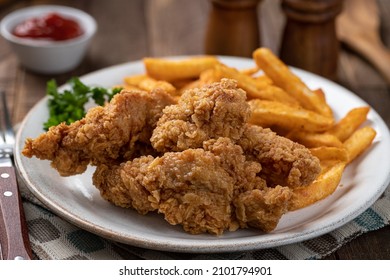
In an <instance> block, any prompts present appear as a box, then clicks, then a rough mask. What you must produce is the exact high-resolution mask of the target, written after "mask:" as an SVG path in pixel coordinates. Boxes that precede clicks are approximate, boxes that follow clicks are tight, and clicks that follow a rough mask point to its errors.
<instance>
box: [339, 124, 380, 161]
mask: <svg viewBox="0 0 390 280" xmlns="http://www.w3.org/2000/svg"><path fill="white" fill-rule="evenodd" d="M375 136H376V131H375V130H374V129H373V128H372V127H370V126H366V127H363V128H360V129H358V130H356V131H355V132H354V133H353V134H352V135H351V136H350V137H349V138H348V139H347V140H345V141H344V147H345V148H346V150H347V154H348V163H350V162H351V161H353V160H354V159H355V158H357V157H358V156H359V155H360V154H362V153H363V152H364V151H365V150H366V149H367V148H368V147H369V146H370V145H371V143H372V141H373V140H374V138H375Z"/></svg>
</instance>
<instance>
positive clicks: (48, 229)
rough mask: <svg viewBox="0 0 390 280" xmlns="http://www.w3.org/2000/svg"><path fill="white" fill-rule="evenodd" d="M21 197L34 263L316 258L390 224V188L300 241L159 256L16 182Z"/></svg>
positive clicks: (163, 253) (153, 251)
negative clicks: (350, 216)
mask: <svg viewBox="0 0 390 280" xmlns="http://www.w3.org/2000/svg"><path fill="white" fill-rule="evenodd" d="M20 186H21V194H22V198H23V205H24V209H25V214H26V219H27V223H28V227H29V234H30V241H31V247H32V250H33V253H34V255H35V258H36V259H42V260H68V259H76V260H80V259H86V260H116V259H118V260H123V259H154V260H166V259H218V260H223V259H229V260H234V259H245V260H247V259H256V260H262V259H265V260H272V259H274V260H279V259H295V260H296V259H320V258H323V257H324V256H326V255H328V254H330V253H332V252H334V251H335V250H337V249H338V248H340V247H341V246H343V245H344V244H346V243H347V242H349V241H350V240H352V239H354V238H355V237H357V236H359V235H362V234H364V233H366V232H369V231H373V230H377V229H379V228H382V227H384V226H386V225H388V224H389V223H390V186H388V187H387V189H386V191H385V192H384V193H383V195H382V196H381V197H380V198H379V199H378V200H377V201H376V202H375V203H374V204H373V205H372V206H371V207H370V208H369V209H367V210H366V211H365V212H364V213H362V214H361V215H360V216H358V217H357V218H355V219H354V220H353V221H351V222H349V223H347V224H345V225H344V226H342V227H340V228H338V229H336V230H334V231H332V232H330V233H328V234H325V235H322V236H320V237H317V238H314V239H311V240H307V241H303V242H300V243H295V244H290V245H284V246H280V247H275V248H271V249H263V250H256V251H248V252H237V253H217V254H186V253H172V252H161V251H155V250H149V249H143V248H138V247H133V246H130V245H125V244H120V243H117V242H113V241H110V240H107V239H104V238H102V237H99V236H97V235H94V234H92V233H90V232H88V231H85V230H83V229H80V228H78V227H76V226H74V225H72V224H70V223H68V222H67V221H65V220H64V219H62V218H61V217H59V216H56V215H55V214H54V213H52V212H50V211H49V210H48V209H47V208H45V206H44V205H43V204H42V203H40V202H39V201H38V200H37V199H36V198H35V197H34V196H33V195H32V194H31V193H30V191H29V190H28V189H27V187H26V186H25V185H24V184H23V183H22V181H20Z"/></svg>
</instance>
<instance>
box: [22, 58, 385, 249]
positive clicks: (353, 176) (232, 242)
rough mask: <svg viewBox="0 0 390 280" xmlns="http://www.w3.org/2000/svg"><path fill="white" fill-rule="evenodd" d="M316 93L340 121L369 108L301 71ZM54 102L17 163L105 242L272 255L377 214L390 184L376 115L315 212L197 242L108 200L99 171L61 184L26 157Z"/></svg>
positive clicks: (50, 201)
mask: <svg viewBox="0 0 390 280" xmlns="http://www.w3.org/2000/svg"><path fill="white" fill-rule="evenodd" d="M220 58H221V60H222V61H223V62H224V63H226V64H227V65H230V66H233V67H237V68H247V67H252V66H254V64H253V61H252V60H250V59H241V58H232V57H220ZM293 70H294V72H295V73H296V74H297V75H298V76H300V77H301V78H302V79H303V81H305V82H306V83H307V85H308V86H309V87H310V88H313V89H315V88H319V87H320V88H322V89H323V90H324V91H325V93H326V98H327V100H328V102H329V104H330V105H331V107H332V108H333V110H334V112H335V117H336V118H340V117H341V116H343V115H345V114H346V113H347V112H348V110H350V109H352V108H354V107H359V106H366V105H367V103H365V102H364V101H363V100H361V99H360V98H359V97H357V96H356V95H354V94H353V93H351V92H350V91H348V90H346V89H344V88H342V87H340V86H339V85H337V84H335V83H333V82H330V81H328V80H326V79H323V78H321V77H319V76H316V75H313V74H310V73H308V72H305V71H302V70H298V69H293ZM137 73H144V67H143V64H142V62H141V61H138V62H133V63H126V64H122V65H118V66H114V67H110V68H106V69H103V70H100V71H97V72H94V73H91V74H89V75H86V76H84V77H82V81H83V82H85V83H86V84H89V85H100V86H106V87H109V86H112V85H114V84H120V83H121V82H122V79H123V77H125V76H126V75H130V74H137ZM46 103H47V99H46V98H44V99H43V100H42V101H40V102H39V103H38V104H36V106H35V107H34V108H32V110H31V111H30V112H29V114H28V115H27V116H26V118H25V119H24V121H23V123H22V124H21V127H20V130H19V132H18V135H17V145H16V163H17V166H18V168H19V171H20V173H21V176H22V177H23V179H24V180H25V182H26V184H27V186H28V187H29V189H30V190H31V191H32V192H33V193H34V194H35V195H36V196H37V197H38V198H39V199H40V200H41V201H42V202H43V203H45V204H46V205H47V207H48V208H50V209H51V210H52V211H53V212H55V213H56V214H58V215H59V216H61V217H63V218H65V219H67V220H68V221H70V222H71V223H73V224H75V225H77V226H79V227H81V228H83V229H86V230H88V231H90V232H93V233H96V234H98V235H100V236H103V237H106V238H109V239H112V240H116V241H119V242H123V243H127V244H131V245H134V246H138V247H143V248H150V249H155V250H165V251H175V252H197V253H199V252H230V251H240V250H242V251H244V250H254V249H262V248H269V247H274V246H280V245H284V244H289V243H294V242H299V241H303V240H307V239H311V238H314V237H316V236H319V235H322V234H325V233H327V232H330V231H332V230H334V229H336V228H337V227H340V226H342V225H343V224H345V223H347V222H349V221H351V220H352V219H354V218H355V217H357V216H358V215H359V214H361V213H362V212H364V211H365V210H366V209H367V208H369V207H370V206H371V205H372V204H373V203H374V202H375V200H376V199H378V197H379V196H380V195H381V194H382V192H383V191H384V190H385V188H386V187H387V185H388V184H389V181H390V161H389V156H390V145H389V143H390V134H389V130H388V128H387V126H386V124H385V123H384V121H383V120H382V119H381V117H380V116H379V115H378V114H377V113H376V112H375V111H374V110H371V111H370V113H369V115H368V119H369V120H368V121H367V123H366V125H367V124H368V125H371V126H372V127H373V128H374V129H375V130H376V131H377V136H376V138H375V140H374V143H373V145H372V146H371V147H370V148H369V149H368V151H367V152H365V153H364V154H363V155H362V156H360V157H359V158H358V159H356V160H355V161H354V162H353V163H352V164H351V165H350V166H348V167H347V169H346V170H345V173H344V176H343V178H342V181H341V183H340V186H339V187H338V188H337V190H336V191H335V192H334V193H333V194H332V195H331V196H329V197H328V198H326V199H324V200H322V201H320V202H318V203H315V204H314V205H311V206H309V207H307V208H304V209H301V210H297V211H294V212H289V213H287V214H285V215H284V216H283V217H282V219H281V221H280V222H279V225H278V226H277V228H276V229H275V230H274V231H273V232H271V233H267V234H264V233H261V232H260V231H258V230H253V229H248V230H238V231H236V232H226V233H225V234H223V235H222V236H218V237H217V236H213V235H209V234H201V235H190V234H188V233H185V232H184V231H183V230H182V228H181V227H180V226H172V225H169V224H168V223H167V222H166V221H165V220H164V219H163V216H161V215H158V214H150V215H149V214H148V215H146V216H141V215H139V214H137V213H136V212H135V211H133V210H130V209H122V208H119V207H116V206H113V205H112V204H110V203H108V202H107V201H105V200H103V199H102V198H101V197H100V195H99V192H98V191H97V189H95V187H94V186H93V185H92V182H91V177H92V173H93V168H89V169H88V170H87V172H86V173H84V174H82V175H78V176H72V177H60V176H59V175H58V173H57V172H56V171H55V170H53V169H52V168H51V167H50V165H49V162H48V161H41V160H38V159H36V158H32V159H29V158H26V157H24V156H22V155H21V154H20V152H21V150H22V148H23V146H24V140H25V139H26V138H27V137H32V138H35V137H36V136H38V135H39V134H40V133H42V132H43V130H42V124H43V123H44V122H45V121H46V120H47V117H48V110H47V106H46Z"/></svg>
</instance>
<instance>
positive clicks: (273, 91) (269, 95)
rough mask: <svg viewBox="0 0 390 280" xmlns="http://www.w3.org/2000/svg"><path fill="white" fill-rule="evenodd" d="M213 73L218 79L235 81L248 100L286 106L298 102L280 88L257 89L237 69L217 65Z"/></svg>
mask: <svg viewBox="0 0 390 280" xmlns="http://www.w3.org/2000/svg"><path fill="white" fill-rule="evenodd" d="M215 71H216V73H217V76H218V77H219V79H221V78H228V79H233V80H236V81H237V84H238V87H240V88H242V89H243V90H245V91H246V93H247V96H248V99H254V98H259V99H264V100H271V101H280V102H284V103H288V104H296V105H298V101H297V100H295V99H294V98H293V97H291V96H290V95H289V94H288V93H287V92H285V91H284V90H282V89H281V88H278V87H275V86H273V85H268V86H264V87H263V88H259V87H258V82H256V80H255V79H253V78H252V77H250V76H248V75H245V74H243V73H240V72H239V71H238V70H237V69H235V68H231V67H227V66H226V65H223V64H219V65H216V66H215Z"/></svg>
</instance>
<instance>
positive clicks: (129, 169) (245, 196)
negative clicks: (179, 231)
mask: <svg viewBox="0 0 390 280" xmlns="http://www.w3.org/2000/svg"><path fill="white" fill-rule="evenodd" d="M260 170H261V166H260V164H259V163H256V162H250V161H247V160H246V158H245V156H244V155H243V151H242V149H241V147H240V146H238V145H235V144H234V143H233V142H232V141H231V140H230V139H229V138H219V139H218V140H210V141H207V142H205V144H204V148H197V149H187V150H185V151H182V152H167V153H165V154H164V155H163V156H161V157H157V158H153V157H151V156H144V157H141V158H138V159H135V160H133V161H128V162H126V163H123V164H121V165H120V166H117V167H115V168H110V167H108V166H106V165H100V166H98V167H97V169H96V172H95V174H94V176H93V183H94V185H95V186H96V187H97V188H98V189H99V190H100V192H101V194H102V196H103V197H104V198H106V199H107V200H109V201H111V202H113V203H115V204H116V205H119V206H123V207H131V208H134V209H136V210H137V211H138V212H139V213H141V214H145V213H147V212H149V211H158V212H159V213H162V214H164V217H165V219H166V220H167V221H168V222H169V223H170V224H172V225H177V224H180V225H182V226H183V229H184V230H185V231H187V232H189V233H192V234H199V233H203V232H209V233H213V234H217V235H220V234H222V233H223V231H225V230H236V229H237V228H238V227H248V226H252V227H256V228H260V229H262V230H265V231H270V230H272V229H273V228H274V227H275V226H276V225H277V223H278V221H279V219H280V217H281V216H282V215H283V214H284V213H285V212H286V211H287V206H288V201H289V198H290V196H291V192H290V189H289V188H287V187H277V188H275V189H272V188H267V187H266V182H265V181H264V180H263V179H262V178H260V177H258V176H257V173H258V172H259V171H260ZM252 197H254V198H255V202H253V201H252V200H251V198H252ZM255 204H256V205H255Z"/></svg>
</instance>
